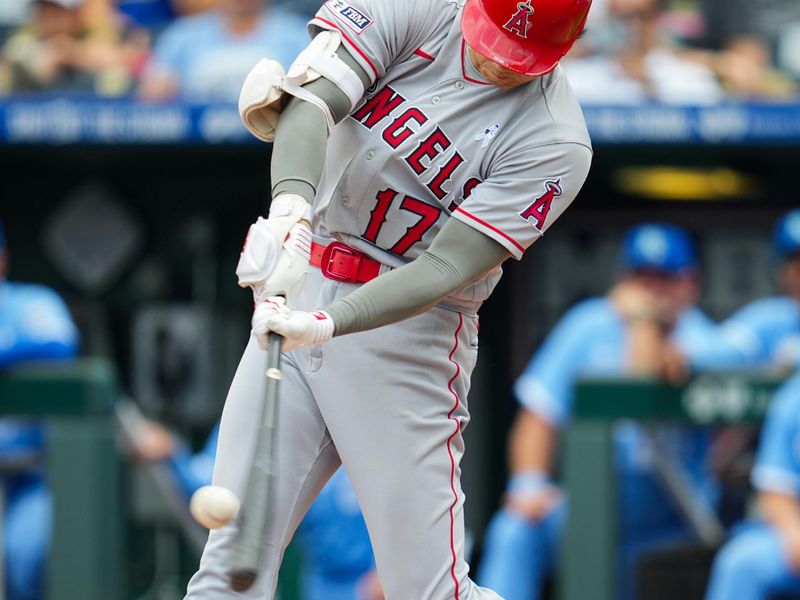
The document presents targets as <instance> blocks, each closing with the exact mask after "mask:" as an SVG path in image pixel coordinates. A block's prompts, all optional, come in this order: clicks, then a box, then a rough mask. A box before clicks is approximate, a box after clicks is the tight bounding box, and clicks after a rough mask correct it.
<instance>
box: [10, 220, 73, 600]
mask: <svg viewBox="0 0 800 600" xmlns="http://www.w3.org/2000/svg"><path fill="white" fill-rule="evenodd" d="M7 271H8V254H7V252H6V244H5V236H4V234H3V230H2V224H0V369H5V368H8V367H11V366H13V365H15V364H17V363H21V362H27V361H43V360H69V359H71V358H73V357H74V356H75V354H76V353H77V350H78V331H77V328H76V327H75V325H74V323H73V322H72V318H71V317H70V314H69V311H68V310H67V308H66V306H65V305H64V302H63V301H62V300H61V298H60V297H59V296H58V295H57V294H56V293H55V292H54V291H53V290H51V289H49V288H46V287H44V286H41V285H30V284H22V283H15V282H10V281H8V280H7V279H6V273H7ZM43 438H44V436H43V431H42V427H41V425H40V424H39V423H38V422H33V421H22V420H18V419H12V418H3V419H0V472H2V485H3V493H4V496H5V515H4V519H3V536H2V537H3V543H4V548H3V550H4V556H5V565H4V568H5V575H6V597H8V598H11V599H13V600H40V599H41V598H42V594H43V590H42V573H43V567H44V558H45V550H44V549H45V548H46V547H47V541H48V540H49V538H50V528H51V512H50V496H49V494H48V493H47V489H46V487H45V481H44V477H43V474H42V472H41V468H40V466H39V461H38V458H39V457H40V455H41V453H42V450H43V446H44V439H43Z"/></svg>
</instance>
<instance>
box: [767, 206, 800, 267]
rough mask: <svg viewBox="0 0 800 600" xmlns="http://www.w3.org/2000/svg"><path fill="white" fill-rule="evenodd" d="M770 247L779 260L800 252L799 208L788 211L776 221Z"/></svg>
mask: <svg viewBox="0 0 800 600" xmlns="http://www.w3.org/2000/svg"><path fill="white" fill-rule="evenodd" d="M772 246H773V249H774V251H775V254H776V255H777V256H778V258H780V259H785V258H788V257H789V256H790V255H792V254H797V253H798V252H800V208H796V209H794V210H791V211H789V212H788V213H786V214H785V215H783V216H782V217H781V218H780V219H779V220H778V224H777V225H776V226H775V232H774V233H773V235H772Z"/></svg>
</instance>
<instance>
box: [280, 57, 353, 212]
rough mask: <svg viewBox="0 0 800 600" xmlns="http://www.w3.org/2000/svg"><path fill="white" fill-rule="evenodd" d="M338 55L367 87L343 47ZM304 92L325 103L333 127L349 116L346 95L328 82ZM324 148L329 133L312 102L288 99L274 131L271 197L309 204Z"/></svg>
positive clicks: (314, 82)
mask: <svg viewBox="0 0 800 600" xmlns="http://www.w3.org/2000/svg"><path fill="white" fill-rule="evenodd" d="M337 54H338V56H339V58H341V59H342V61H343V62H345V63H347V64H348V65H349V66H350V68H352V69H353V70H354V71H355V72H356V74H357V75H358V76H359V78H360V79H361V80H362V82H364V83H365V87H366V86H369V77H368V75H367V74H366V72H364V69H363V68H361V66H360V65H359V64H358V63H357V62H356V61H355V59H354V58H353V57H352V56H351V55H350V54H349V53H348V52H347V50H345V49H344V48H343V47H342V48H340V49H339V50H338V51H337ZM305 89H306V90H308V91H309V92H311V93H313V94H314V95H315V96H317V97H318V98H320V99H321V100H322V101H324V102H325V104H326V105H327V106H328V108H329V109H330V111H331V114H332V115H333V120H334V122H335V123H338V122H340V121H341V120H342V119H344V118H345V117H346V116H347V115H348V114H349V113H350V100H349V98H348V97H347V95H346V94H345V93H344V92H343V91H342V90H341V89H339V87H338V86H336V85H335V84H334V83H332V82H330V81H328V80H327V79H324V78H322V79H317V80H316V81H313V82H311V83H309V84H308V85H306V86H305ZM327 147H328V130H327V125H326V123H325V116H324V115H323V113H322V111H321V110H320V109H319V107H317V106H315V105H314V104H312V103H311V102H306V101H305V100H302V99H300V98H295V97H291V98H290V99H289V101H288V103H287V104H286V107H285V108H284V109H283V112H282V113H281V118H280V119H279V121H278V125H277V127H276V128H275V143H274V146H273V150H272V167H271V173H272V197H273V198H274V197H275V196H277V195H278V194H281V193H289V194H298V195H300V196H302V197H303V198H305V199H306V202H308V203H309V204H311V203H312V202H313V200H314V195H315V194H316V191H317V185H318V184H319V180H320V178H321V177H322V168H323V165H324V163H325V151H326V149H327Z"/></svg>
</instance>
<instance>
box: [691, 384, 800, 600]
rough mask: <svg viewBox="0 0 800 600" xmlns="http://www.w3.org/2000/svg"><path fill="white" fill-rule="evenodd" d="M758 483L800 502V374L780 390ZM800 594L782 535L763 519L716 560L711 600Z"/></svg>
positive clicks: (762, 446)
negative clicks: (763, 521) (784, 547)
mask: <svg viewBox="0 0 800 600" xmlns="http://www.w3.org/2000/svg"><path fill="white" fill-rule="evenodd" d="M752 482H753V485H754V486H755V488H756V489H758V490H759V491H773V492H780V493H784V494H788V495H790V496H793V497H794V498H796V499H797V501H798V502H800V373H798V374H796V375H795V376H794V377H792V378H791V379H789V380H788V381H787V382H786V383H784V384H783V386H782V387H781V388H780V390H778V393H777V394H776V395H775V398H774V400H773V404H772V406H771V407H770V410H769V414H768V416H767V422H766V425H765V427H764V429H763V431H762V435H761V443H760V446H759V450H758V458H757V460H756V466H755V468H754V470H753V473H752ZM777 593H783V594H786V593H794V594H799V593H800V576H798V574H797V573H795V572H792V570H791V568H790V566H789V562H788V557H787V555H786V552H785V550H784V549H783V545H782V542H781V538H780V535H779V534H778V532H777V531H776V530H775V529H774V528H772V527H771V526H769V525H767V524H765V523H762V522H750V523H746V524H745V525H744V526H742V527H741V528H740V530H739V532H738V533H737V534H736V535H735V536H734V537H733V538H732V539H731V541H729V542H728V543H727V544H726V545H725V546H724V547H723V549H722V550H721V551H720V553H719V554H718V555H717V558H716V560H715V561H714V567H713V570H712V573H711V581H710V583H709V587H708V591H707V594H706V600H731V599H732V598H733V599H735V600H767V599H768V598H770V597H771V595H772V594H777Z"/></svg>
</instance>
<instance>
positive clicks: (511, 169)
mask: <svg viewBox="0 0 800 600" xmlns="http://www.w3.org/2000/svg"><path fill="white" fill-rule="evenodd" d="M591 159H592V151H591V149H590V148H589V147H587V146H584V145H582V144H579V143H573V142H565V143H554V144H549V145H545V146H537V147H532V148H528V149H520V150H515V151H513V152H506V153H505V155H504V156H503V157H500V158H499V159H498V160H497V161H496V162H495V164H493V166H492V170H491V172H490V173H489V174H488V176H487V178H486V180H484V181H483V182H481V183H479V184H478V185H477V186H475V188H474V189H473V190H472V192H471V194H470V195H469V197H467V198H466V199H465V200H464V201H463V202H462V203H461V205H460V206H459V207H458V208H457V209H456V210H455V212H454V213H453V217H455V218H456V219H459V220H460V221H463V222H464V223H466V224H467V225H470V226H472V227H474V228H476V229H478V230H480V231H481V232H483V233H485V234H486V235H488V236H489V237H491V238H493V239H495V240H496V241H497V242H499V243H500V244H502V245H503V246H504V247H505V248H506V249H508V251H509V252H511V254H512V256H514V258H516V259H517V260H519V259H520V258H522V255H523V253H524V252H525V250H526V249H527V248H528V247H529V246H530V245H531V244H533V242H535V241H536V240H537V239H539V237H541V235H542V234H543V233H544V232H545V231H546V230H547V229H548V228H549V227H550V226H551V225H552V224H553V222H554V221H555V220H556V219H557V218H558V217H559V216H560V215H561V213H563V212H564V211H565V210H566V208H567V207H568V206H569V205H570V204H571V203H572V201H573V200H574V199H575V197H576V196H577V195H578V192H579V191H580V189H581V187H582V186H583V183H584V181H585V180H586V176H587V175H588V173H589V166H590V164H591Z"/></svg>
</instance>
